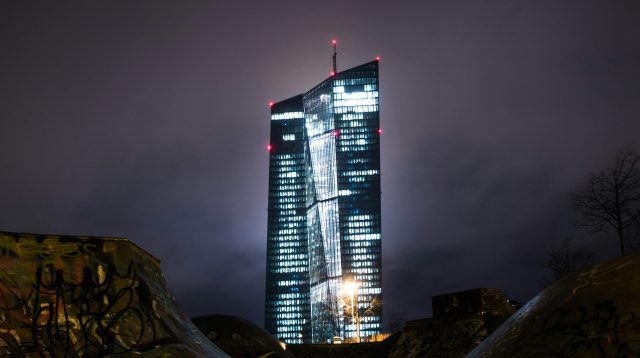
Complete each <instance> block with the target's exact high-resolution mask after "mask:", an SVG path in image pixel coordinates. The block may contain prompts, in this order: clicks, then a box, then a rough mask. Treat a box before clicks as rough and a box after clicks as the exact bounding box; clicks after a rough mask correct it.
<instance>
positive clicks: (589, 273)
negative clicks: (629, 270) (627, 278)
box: [564, 261, 637, 302]
mask: <svg viewBox="0 0 640 358" xmlns="http://www.w3.org/2000/svg"><path fill="white" fill-rule="evenodd" d="M636 263H637V262H636V261H626V262H623V263H620V264H608V265H605V264H598V265H595V266H593V267H592V268H591V269H588V270H585V271H582V272H581V273H580V274H579V275H578V278H577V279H576V283H577V285H576V286H575V287H574V288H573V289H572V290H571V294H570V295H569V296H568V297H567V298H565V300H564V301H565V302H568V301H569V300H570V299H571V298H573V296H575V295H576V293H577V292H578V291H579V290H581V289H583V288H585V287H588V286H601V285H608V284H612V283H615V282H617V281H618V280H620V276H619V271H621V270H622V269H624V268H625V267H627V266H629V265H633V264H636Z"/></svg>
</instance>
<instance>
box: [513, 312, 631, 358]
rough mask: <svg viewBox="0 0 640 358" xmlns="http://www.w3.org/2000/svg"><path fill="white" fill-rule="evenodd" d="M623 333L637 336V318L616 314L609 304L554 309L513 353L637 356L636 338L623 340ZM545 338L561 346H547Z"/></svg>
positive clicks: (528, 354) (536, 355)
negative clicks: (627, 332) (549, 338)
mask: <svg viewBox="0 0 640 358" xmlns="http://www.w3.org/2000/svg"><path fill="white" fill-rule="evenodd" d="M627 330H631V331H633V332H636V333H638V332H640V317H639V316H638V315H637V314H636V313H635V312H618V307H617V306H616V305H615V303H614V302H613V301H611V300H605V301H602V302H599V303H596V304H595V305H593V306H592V307H585V306H575V307H571V308H557V309H555V310H553V311H551V312H550V313H549V314H548V315H547V316H546V317H545V318H544V320H543V321H542V326H541V328H540V329H539V330H537V331H536V333H535V334H533V335H532V336H531V337H530V339H529V340H527V341H526V342H521V343H519V344H518V347H517V349H516V351H514V352H513V353H514V354H517V355H518V356H522V357H580V356H584V355H585V354H586V352H587V351H589V352H591V353H592V354H596V355H598V356H600V357H610V356H611V357H624V356H638V355H640V338H637V339H627V338H626V336H625V337H623V335H622V334H621V332H623V331H627ZM546 337H553V341H555V342H561V343H562V344H550V343H549V342H547V341H546V340H545V338H546ZM636 337H638V336H637V335H636Z"/></svg>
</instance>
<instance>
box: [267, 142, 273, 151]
mask: <svg viewBox="0 0 640 358" xmlns="http://www.w3.org/2000/svg"><path fill="white" fill-rule="evenodd" d="M271 148H272V147H271V144H267V151H268V152H270V151H271Z"/></svg>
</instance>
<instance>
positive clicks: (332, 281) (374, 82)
mask: <svg viewBox="0 0 640 358" xmlns="http://www.w3.org/2000/svg"><path fill="white" fill-rule="evenodd" d="M380 134H381V130H380V116H379V100H378V61H372V62H369V63H365V64H363V65H361V66H358V67H355V68H352V69H349V70H346V71H343V72H339V73H334V74H333V75H332V76H331V77H329V78H328V79H326V80H325V81H323V82H321V83H320V84H318V85H317V86H315V87H314V88H312V89H311V90H309V91H308V92H306V93H304V94H301V95H298V96H295V97H292V98H289V99H287V100H284V101H281V102H278V103H275V104H272V106H271V138H270V144H269V151H270V153H269V208H268V234H267V275H266V295H265V328H266V329H267V330H268V331H269V332H271V333H272V334H274V335H275V336H276V337H278V338H279V339H281V340H283V341H285V342H287V343H310V342H330V341H331V340H332V338H333V337H336V336H338V337H342V338H349V337H351V338H353V337H356V335H357V334H356V332H357V331H359V332H360V336H361V337H366V336H372V335H375V334H378V333H380V331H381V328H382V276H381V274H382V267H381V262H382V261H381V244H380V242H381V235H380V233H381V227H380V225H381V223H380V219H381V216H380ZM349 281H350V282H354V281H355V282H357V284H358V288H357V292H356V293H355V294H354V299H355V301H356V302H354V304H353V305H352V304H351V302H347V301H346V300H349V299H350V298H349V297H345V296H347V295H346V292H345V283H347V282H349ZM352 306H353V307H355V308H354V309H353V310H352V309H351V307H352ZM355 309H357V311H355ZM353 317H358V319H354V318H353ZM357 322H359V323H360V324H359V325H358V324H357Z"/></svg>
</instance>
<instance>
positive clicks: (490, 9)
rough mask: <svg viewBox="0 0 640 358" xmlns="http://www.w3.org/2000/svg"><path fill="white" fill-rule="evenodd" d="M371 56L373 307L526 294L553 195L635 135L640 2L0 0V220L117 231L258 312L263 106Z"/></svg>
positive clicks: (185, 289)
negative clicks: (376, 289) (376, 138)
mask: <svg viewBox="0 0 640 358" xmlns="http://www.w3.org/2000/svg"><path fill="white" fill-rule="evenodd" d="M333 37H336V38H337V39H338V70H344V69H347V68H350V67H354V66H357V65H360V64H362V63H365V62H368V61H371V60H373V59H374V58H375V56H378V55H379V56H381V58H382V59H381V62H380V101H381V105H380V116H381V123H382V128H383V130H384V134H383V136H382V149H381V150H382V153H381V155H382V158H381V160H382V169H381V175H382V200H383V201H382V203H383V204H382V211H383V213H382V214H383V217H382V227H383V242H382V244H383V276H384V284H383V294H384V298H385V303H384V310H385V311H386V313H392V315H400V314H402V315H404V316H405V318H407V319H417V318H424V317H427V316H429V315H430V313H431V305H430V297H431V296H432V295H436V294H442V293H447V292H451V291H457V290H463V289H470V288H475V287H495V288H499V289H503V290H506V291H507V293H508V295H509V296H510V297H512V298H513V299H516V300H519V301H523V302H524V301H526V300H528V299H529V298H531V297H532V296H533V295H535V294H536V293H537V292H538V291H539V289H540V288H541V285H540V281H541V279H542V278H543V277H544V276H545V274H546V273H545V268H544V266H543V265H544V260H545V253H546V252H547V251H548V250H549V249H550V248H551V247H553V246H554V245H557V244H558V243H559V242H560V241H561V240H562V239H563V238H564V237H566V236H570V237H572V238H574V241H575V242H576V243H577V244H579V245H585V246H588V247H590V248H592V249H594V250H597V251H598V258H599V259H605V258H609V257H613V256H615V255H616V254H617V250H618V246H617V245H618V244H617V241H616V240H615V238H614V237H613V233H610V234H600V235H596V236H592V235H589V234H588V233H586V232H585V231H584V230H579V229H578V228H576V227H575V226H574V225H573V223H574V222H576V217H575V215H574V214H573V210H572V209H571V206H570V201H569V198H568V193H569V192H571V191H572V190H574V189H577V188H578V187H579V186H580V184H581V183H583V182H584V180H585V179H586V176H587V174H588V173H589V172H590V171H596V170H600V169H603V168H605V167H606V166H607V165H608V164H609V163H610V157H611V156H612V155H613V154H614V153H615V152H616V150H618V149H619V148H621V147H623V146H625V145H627V144H632V143H635V145H636V148H638V146H639V145H640V138H639V134H640V2H638V1H555V0H551V1H527V2H525V1H499V2H495V1H481V2H480V1H467V2H452V1H446V2H445V1H439V2H431V1H415V2H399V1H361V2H356V1H317V2H306V1H289V2H284V1H256V2H255V3H252V2H241V1H233V2H231V1H224V2H223V1H220V2H215V1H171V2H170V1H142V0H136V1H77V2H71V1H48V2H40V3H38V4H36V3H35V2H33V3H32V2H30V1H18V0H16V1H3V2H2V3H1V4H0V134H1V139H2V142H1V143H2V150H1V151H0V175H1V179H0V204H1V205H0V230H4V231H18V232H37V233H55V234H70V235H96V236H118V237H127V238H130V239H131V240H133V241H134V242H135V243H136V244H138V245H140V246H141V247H143V248H145V249H146V250H148V251H149V252H150V253H152V254H153V255H155V256H157V257H158V258H159V259H160V260H161V261H162V267H163V271H164V274H165V276H166V278H167V280H168V283H169V286H170V288H171V289H172V291H173V293H174V294H175V296H176V298H177V300H178V302H179V304H180V305H181V306H182V307H183V308H184V309H185V310H186V311H187V313H189V314H190V315H192V316H195V315H202V314H212V313H226V314H233V315H238V316H242V317H245V318H248V319H250V320H252V321H254V322H256V323H258V324H260V325H262V323H263V304H264V303H263V302H264V277H265V258H266V257H265V256H266V230H267V211H266V208H267V185H268V153H267V151H266V149H265V147H266V145H267V144H268V138H269V107H268V102H269V101H271V100H273V101H279V100H282V99H285V98H289V97H291V96H293V95H295V94H298V93H302V92H304V91H306V90H308V89H310V88H311V87H313V86H314V85H315V84H317V83H319V82H320V81H322V80H323V79H325V78H326V77H327V76H328V74H329V71H330V70H331V55H332V50H331V45H330V40H331V39H332V38H333Z"/></svg>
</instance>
